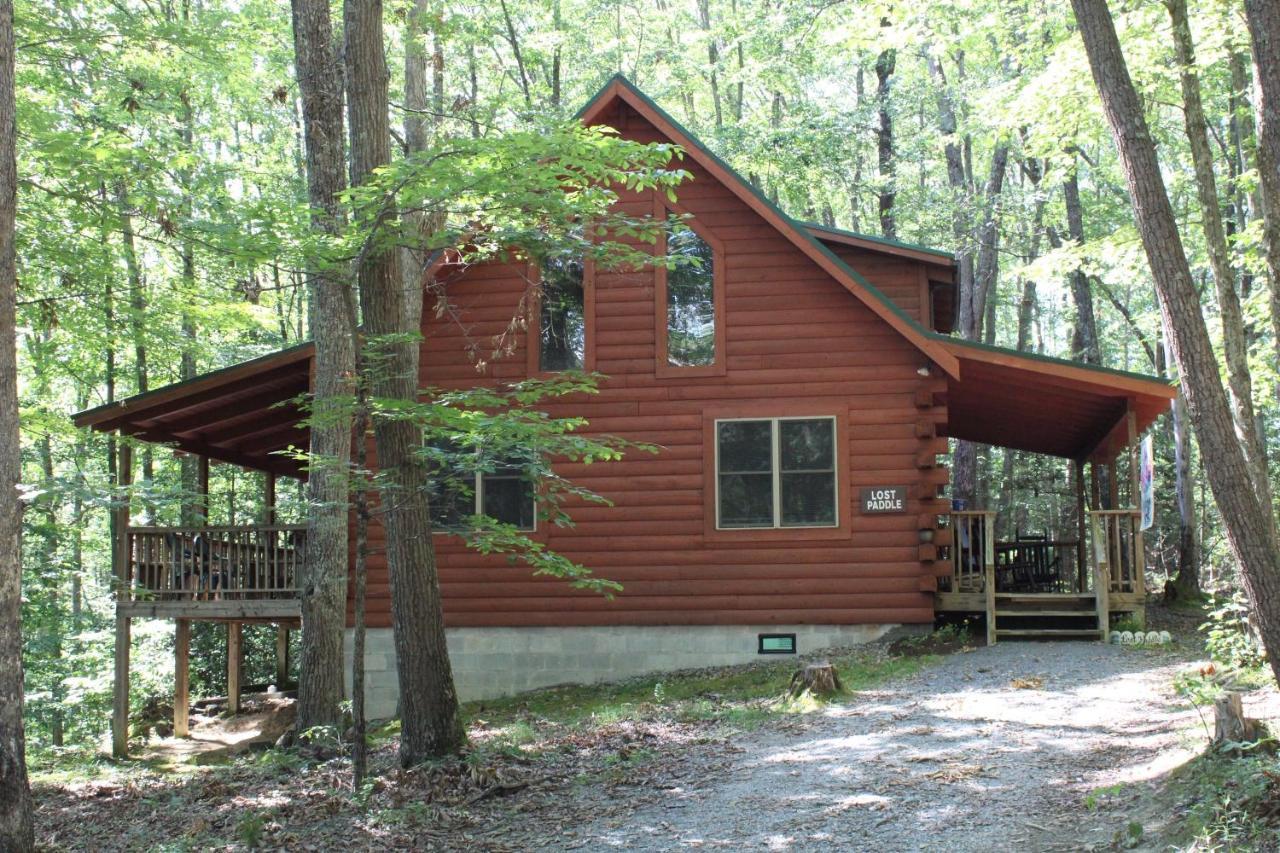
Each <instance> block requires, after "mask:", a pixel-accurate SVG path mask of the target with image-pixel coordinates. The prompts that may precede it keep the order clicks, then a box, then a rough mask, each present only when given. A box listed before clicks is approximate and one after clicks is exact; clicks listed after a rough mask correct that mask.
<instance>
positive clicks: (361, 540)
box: [351, 390, 369, 791]
mask: <svg viewBox="0 0 1280 853" xmlns="http://www.w3.org/2000/svg"><path fill="white" fill-rule="evenodd" d="M355 446H356V450H355V454H356V458H355V465H356V477H357V479H356V483H355V501H354V504H355V514H356V560H355V566H354V567H353V572H354V574H355V583H356V590H355V601H353V602H352V609H353V610H354V611H355V612H354V615H355V625H354V626H352V630H351V722H352V728H353V729H354V730H355V731H354V734H353V736H352V738H351V776H352V779H353V781H354V783H355V789H356V790H357V791H358V790H360V786H361V785H363V784H364V777H365V775H366V774H367V773H368V771H369V743H368V741H367V740H366V736H365V730H366V728H367V724H368V721H367V720H366V719H365V710H364V640H365V599H366V597H367V592H368V573H367V569H368V565H369V492H368V486H367V485H366V483H367V480H366V479H365V475H364V472H365V466H366V463H367V456H368V450H369V405H368V401H367V400H366V399H365V395H364V392H363V390H361V391H360V392H359V393H358V402H357V403H356V416H355Z"/></svg>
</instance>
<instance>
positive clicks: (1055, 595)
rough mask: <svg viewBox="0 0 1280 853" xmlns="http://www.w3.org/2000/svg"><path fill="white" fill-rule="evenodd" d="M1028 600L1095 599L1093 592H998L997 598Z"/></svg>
mask: <svg viewBox="0 0 1280 853" xmlns="http://www.w3.org/2000/svg"><path fill="white" fill-rule="evenodd" d="M1023 598H1025V599H1026V600H1028V601H1065V600H1079V601H1084V600H1086V599H1087V600H1089V601H1093V593H1092V592H997V593H996V600H997V601H999V600H1005V601H1012V600H1013V599H1023Z"/></svg>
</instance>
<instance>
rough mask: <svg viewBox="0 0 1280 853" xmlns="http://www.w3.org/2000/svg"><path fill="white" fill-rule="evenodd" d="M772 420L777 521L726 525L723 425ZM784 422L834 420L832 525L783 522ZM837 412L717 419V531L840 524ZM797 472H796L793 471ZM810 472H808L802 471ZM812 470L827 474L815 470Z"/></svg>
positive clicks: (826, 527) (822, 527)
mask: <svg viewBox="0 0 1280 853" xmlns="http://www.w3.org/2000/svg"><path fill="white" fill-rule="evenodd" d="M759 421H769V422H770V430H771V432H770V436H769V438H770V454H769V464H770V466H771V469H772V470H771V474H772V475H773V476H772V478H771V479H772V481H773V524H772V525H771V526H769V527H764V526H759V527H757V526H743V527H725V526H723V525H722V524H721V522H720V424H725V423H745V422H759ZM783 421H830V422H831V500H832V502H833V506H834V509H835V518H834V520H833V521H832V523H831V524H785V525H784V524H783V523H782V427H781V423H782V422H783ZM837 421H838V418H836V416H835V415H786V416H780V417H760V418H716V419H715V421H714V423H713V428H712V441H713V442H714V445H715V446H714V448H713V451H714V453H715V465H716V470H715V495H714V499H715V502H716V530H830V529H832V528H838V527H839V526H840V452H839V447H840V445H839V443H838V442H839V441H840V425H839V423H838V422H837ZM793 473H795V472H793ZM800 473H806V472H800ZM808 473H826V472H825V471H821V472H819V471H813V472H808Z"/></svg>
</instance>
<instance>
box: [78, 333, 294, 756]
mask: <svg viewBox="0 0 1280 853" xmlns="http://www.w3.org/2000/svg"><path fill="white" fill-rule="evenodd" d="M312 352H313V351H312V347H311V345H309V344H306V345H303V346H299V347H294V348H293V349H289V350H284V351H281V352H277V353H272V354H271V355H267V356H264V357H262V358H257V359H253V360H251V361H247V362H244V363H241V364H237V365H233V366H231V367H228V368H225V369H223V370H218V371H214V372H212V373H207V374H204V375H202V376H198V377H196V378H194V379H191V380H187V381H184V382H178V383H174V384H172V385H168V386H165V387H163V388H159V389H156V390H154V391H150V392H147V393H144V394H139V395H136V396H134V397H130V398H128V399H125V400H121V401H118V402H114V403H108V404H106V405H103V406H99V407H97V408H94V409H89V410H86V411H84V412H80V413H79V414H77V415H76V416H75V418H74V422H75V424H76V425H77V426H80V427H89V428H91V429H94V430H98V431H101V432H106V433H111V434H114V435H115V437H116V440H115V486H116V490H117V497H116V499H115V501H114V504H113V506H112V512H111V535H112V541H113V550H112V574H113V577H114V579H115V598H116V643H115V649H116V652H115V675H114V690H113V693H114V702H113V712H112V751H113V753H114V754H115V755H116V756H124V755H126V754H127V751H128V732H129V682H130V677H129V667H130V662H129V657H130V645H131V642H130V640H131V634H132V623H133V620H134V619H138V618H160V619H172V620H174V624H175V635H174V636H175V640H174V652H175V659H174V672H175V684H174V703H173V707H174V720H173V728H174V733H175V734H176V735H177V736H179V737H185V736H187V734H188V731H189V727H188V709H189V707H190V696H189V683H190V680H189V674H190V657H191V655H190V649H191V627H192V623H194V622H215V623H219V624H223V625H225V626H226V632H227V636H226V652H227V660H226V680H227V708H228V710H229V711H230V712H232V713H235V712H237V711H238V710H239V706H240V694H241V690H242V686H243V685H242V683H241V671H242V658H243V628H244V626H245V625H256V624H266V625H275V626H276V631H277V633H276V682H275V683H276V684H277V685H283V683H284V682H285V681H286V680H287V674H288V669H289V661H288V648H289V632H290V630H293V629H296V628H297V627H299V625H300V622H301V606H300V603H299V600H298V581H299V578H300V577H301V576H302V574H303V570H304V566H305V557H306V527H305V525H300V524H282V523H280V521H279V519H278V518H277V509H276V508H277V500H276V498H277V480H278V479H279V478H281V477H285V478H302V477H304V476H305V472H304V471H303V470H302V465H301V464H300V463H299V462H298V461H297V460H295V459H294V458H292V457H291V456H290V455H288V454H287V453H285V451H287V450H288V448H290V447H300V448H306V446H307V444H308V440H309V436H308V433H307V430H306V428H305V425H304V424H303V421H304V414H303V412H302V409H301V405H300V404H301V397H302V396H303V395H304V394H305V393H306V392H307V391H308V389H309V388H310V382H311V359H312ZM139 442H145V443H147V444H155V445H160V446H163V447H167V448H169V449H171V450H173V451H174V452H175V453H179V454H185V455H187V456H189V457H194V458H195V459H196V461H197V465H196V471H197V473H196V492H197V494H196V496H195V500H194V501H193V504H192V511H193V512H194V514H195V516H196V518H195V519H194V520H191V521H190V522H189V523H185V524H182V525H177V526H157V525H154V524H136V523H135V510H136V509H137V508H136V507H135V506H134V505H133V501H131V500H130V499H129V494H130V492H131V489H132V487H133V486H134V482H135V480H134V477H135V469H136V464H135V445H137V444H138V443H139ZM211 462H219V463H224V464H227V465H233V466H237V467H238V468H240V469H243V470H245V471H253V472H259V473H261V474H262V475H263V477H262V483H263V489H264V491H263V494H262V496H261V498H262V499H261V507H262V511H261V513H260V515H259V516H258V517H257V518H256V519H255V521H254V523H252V524H229V525H211V524H209V514H208V506H209V471H210V464H211Z"/></svg>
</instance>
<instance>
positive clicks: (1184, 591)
mask: <svg viewBox="0 0 1280 853" xmlns="http://www.w3.org/2000/svg"><path fill="white" fill-rule="evenodd" d="M1168 347H1169V338H1168V334H1167V333H1166V335H1165V339H1164V341H1162V343H1161V347H1160V364H1159V365H1158V367H1157V369H1158V370H1159V372H1160V375H1161V376H1164V375H1165V373H1166V365H1167V362H1168V360H1169V358H1170V355H1169V354H1168ZM1169 427H1170V429H1171V430H1172V432H1173V476H1174V479H1173V491H1174V497H1175V499H1176V501H1177V504H1178V570H1177V572H1176V573H1175V574H1174V576H1173V588H1174V591H1175V593H1176V597H1177V598H1178V599H1180V600H1182V601H1187V600H1195V599H1198V598H1200V597H1201V595H1202V594H1203V590H1202V589H1201V587H1200V541H1199V537H1198V536H1197V535H1196V495H1195V484H1194V483H1193V482H1192V480H1191V431H1190V430H1189V429H1188V428H1187V404H1186V401H1184V400H1183V399H1182V394H1181V393H1179V394H1178V396H1177V398H1176V399H1174V401H1173V409H1172V411H1171V412H1170V413H1169Z"/></svg>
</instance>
